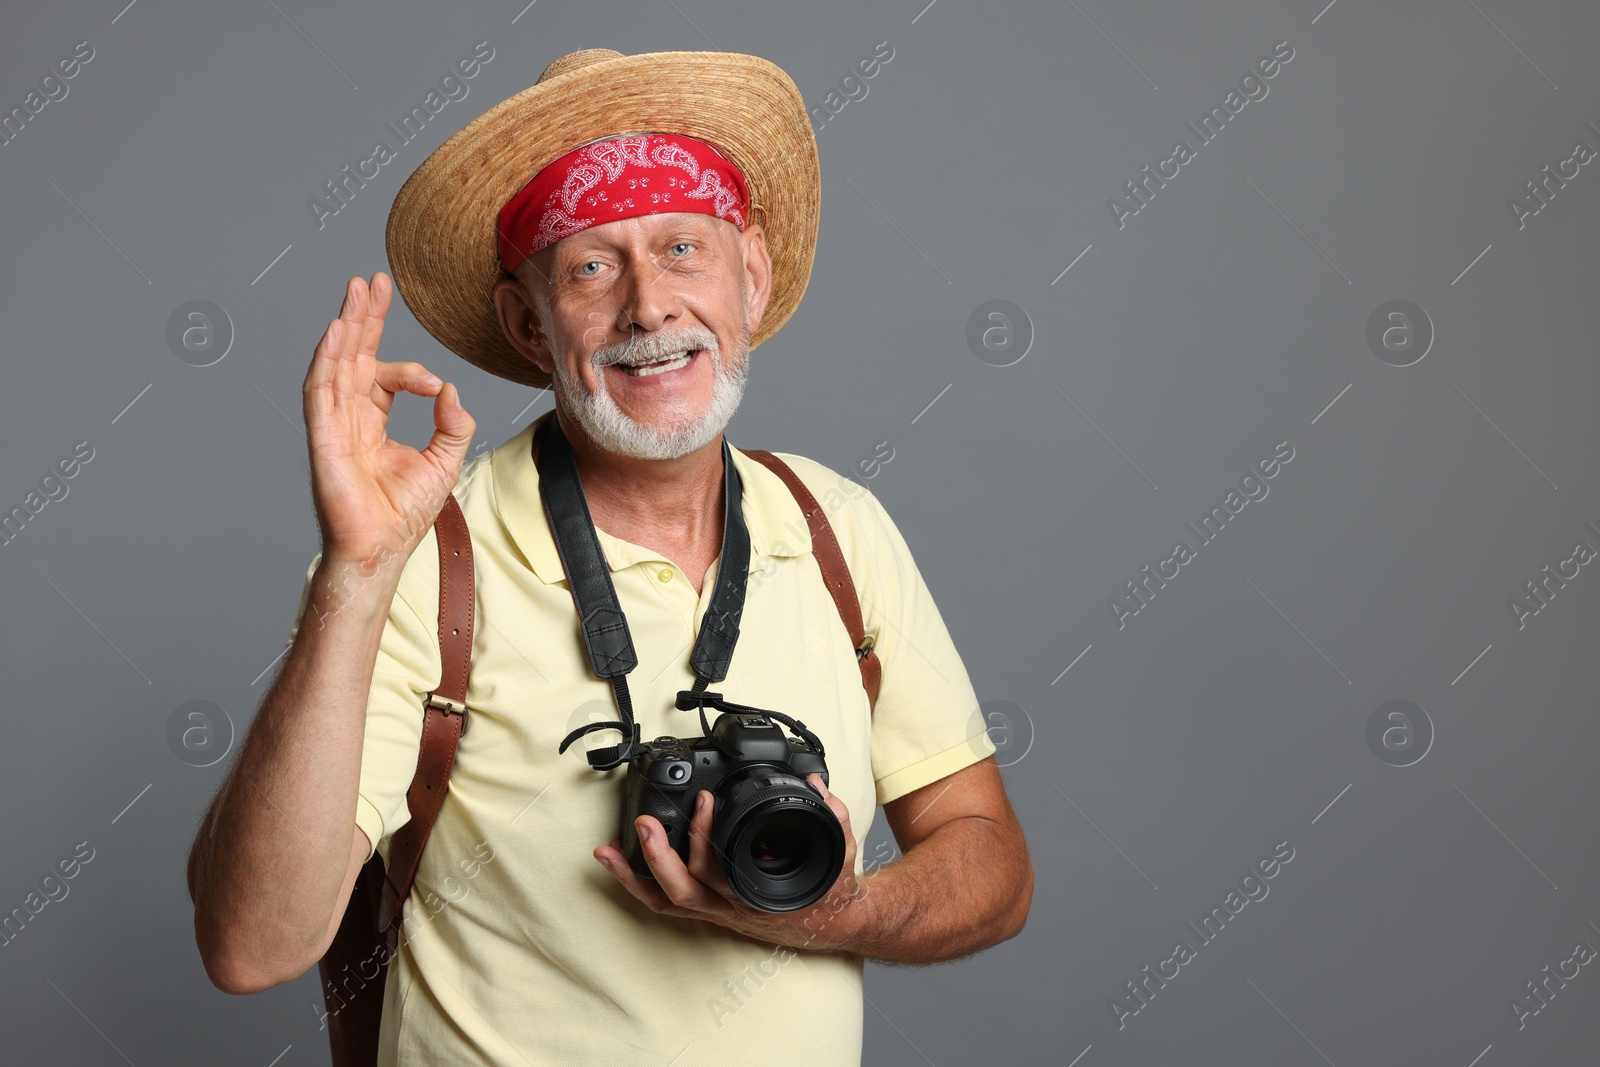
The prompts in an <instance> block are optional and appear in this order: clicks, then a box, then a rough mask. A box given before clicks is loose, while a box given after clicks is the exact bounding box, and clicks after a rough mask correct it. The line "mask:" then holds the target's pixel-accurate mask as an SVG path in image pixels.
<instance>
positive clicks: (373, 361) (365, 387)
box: [351, 270, 394, 396]
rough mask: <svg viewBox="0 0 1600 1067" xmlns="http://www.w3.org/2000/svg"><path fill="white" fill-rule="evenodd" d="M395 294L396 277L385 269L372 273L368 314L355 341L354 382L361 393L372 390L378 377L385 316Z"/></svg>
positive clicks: (368, 290) (353, 384) (352, 385)
mask: <svg viewBox="0 0 1600 1067" xmlns="http://www.w3.org/2000/svg"><path fill="white" fill-rule="evenodd" d="M393 295H394V280H393V279H392V278H390V277H389V276H388V275H387V274H385V273H383V271H381V270H380V271H379V272H378V273H376V274H374V275H373V276H372V282H371V284H369V285H368V286H367V309H366V318H365V319H363V320H362V321H361V323H360V324H359V326H358V328H359V330H360V332H361V335H360V339H359V340H358V341H357V342H356V363H355V380H354V381H353V382H352V383H351V387H352V388H353V390H354V391H355V392H356V393H357V394H359V395H363V396H364V395H366V394H368V393H370V392H372V383H373V381H374V380H375V379H376V377H377V367H378V342H379V341H380V340H382V338H383V321H384V316H385V315H387V314H388V312H389V299H390V297H391V296H393Z"/></svg>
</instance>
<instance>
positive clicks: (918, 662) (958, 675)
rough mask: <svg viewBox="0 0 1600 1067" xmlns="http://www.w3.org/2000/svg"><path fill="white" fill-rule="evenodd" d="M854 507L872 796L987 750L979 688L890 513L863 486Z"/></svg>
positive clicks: (887, 795)
mask: <svg viewBox="0 0 1600 1067" xmlns="http://www.w3.org/2000/svg"><path fill="white" fill-rule="evenodd" d="M848 487H849V488H853V489H854V490H856V491H857V493H858V494H859V495H860V497H861V499H860V500H859V501H858V504H857V507H856V509H855V510H856V512H857V514H858V515H860V516H861V519H862V524H863V526H864V527H865V531H864V533H865V541H866V545H865V547H866V548H867V549H868V553H870V555H869V558H868V559H867V560H865V561H862V562H861V563H856V562H855V561H852V563H853V565H854V566H855V567H856V568H857V569H858V573H861V575H862V576H861V578H859V579H857V582H856V584H857V587H858V588H857V592H858V594H859V595H860V598H861V614H862V621H863V624H864V626H865V628H866V631H867V633H868V634H869V635H875V636H876V643H875V645H874V650H875V651H876V653H877V655H878V659H879V660H880V661H881V662H882V666H883V678H882V681H881V683H880V685H879V689H878V702H877V706H876V708H875V710H874V711H873V715H872V774H873V779H874V781H875V782H876V785H877V795H878V803H879V804H880V805H882V804H886V803H888V802H889V801H891V800H895V799H897V798H899V797H902V796H905V795H906V794H907V793H910V792H913V791H914V790H917V789H920V788H922V787H923V786H925V785H928V784H930V783H932V782H936V781H938V780H939V779H941V778H944V777H946V776H948V775H951V774H954V773H955V772H956V771H959V770H961V769H962V768H964V767H968V766H970V765H972V764H974V763H977V762H978V761H979V760H982V759H985V758H986V757H988V756H990V755H992V754H993V753H994V751H995V746H994V742H993V741H992V740H990V738H989V734H988V730H987V726H986V723H985V722H984V718H983V715H982V712H981V710H980V708H979V705H978V697H977V694H976V693H975V692H974V691H973V688H972V681H971V679H970V678H969V677H968V675H967V669H966V666H965V664H963V663H962V661H961V656H960V653H958V652H957V651H956V646H955V642H954V641H953V640H952V639H951V637H950V631H949V630H948V629H947V628H946V626H945V623H944V617H943V616H942V615H941V614H940V613H939V608H938V606H937V605H936V604H935V603H934V600H933V594H932V593H930V592H929V591H928V586H927V583H926V582H924V581H923V578H922V573H921V571H920V570H919V569H918V567H917V564H916V561H915V560H914V559H913V558H912V556H911V549H910V548H909V547H908V546H907V545H906V541H905V538H904V537H903V536H901V533H900V529H899V527H897V526H896V525H895V522H894V520H893V519H892V518H890V517H889V513H888V512H887V511H886V510H885V509H884V507H883V505H882V504H881V503H880V502H879V501H878V498H877V497H876V496H874V495H873V494H872V493H871V492H870V491H868V490H867V489H866V488H865V487H864V486H860V485H859V484H856V483H850V484H849V486H848Z"/></svg>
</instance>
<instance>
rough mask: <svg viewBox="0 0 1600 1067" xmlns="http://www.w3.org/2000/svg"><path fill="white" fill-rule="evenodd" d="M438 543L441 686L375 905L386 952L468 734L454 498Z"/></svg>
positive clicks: (467, 654) (466, 588) (466, 602)
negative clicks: (405, 816)
mask: <svg viewBox="0 0 1600 1067" xmlns="http://www.w3.org/2000/svg"><path fill="white" fill-rule="evenodd" d="M433 527H434V532H435V534H437V536H438V540H439V659H440V663H441V667H442V670H441V673H440V677H439V685H438V687H437V688H436V689H434V691H433V692H431V693H429V694H428V700H427V703H426V704H425V705H424V706H423V720H422V746H421V751H420V752H419V753H418V756H417V771H416V774H415V776H413V778H412V779H411V788H410V789H408V790H407V791H406V806H407V807H408V808H410V809H411V819H410V821H408V822H407V823H406V824H405V825H404V826H402V827H400V829H398V830H396V831H395V833H394V839H393V841H392V842H391V844H390V846H389V863H388V873H387V875H386V877H385V878H384V882H383V897H382V900H381V901H380V902H379V907H378V929H379V931H380V932H381V933H382V935H383V936H384V938H385V939H386V941H387V943H388V947H389V951H390V953H391V954H392V953H393V952H394V951H395V949H396V947H397V945H398V940H399V932H400V918H401V916H402V915H403V906H404V904H405V900H406V897H408V896H410V894H411V883H412V881H413V880H414V879H415V878H416V876H417V865H418V864H419V863H420V862H421V861H422V850H423V848H424V847H425V846H426V845H427V843H428V835H429V834H430V833H432V831H433V824H434V820H436V819H437V818H438V817H439V809H440V808H441V807H442V806H443V805H444V798H445V793H446V792H447V791H448V789H449V785H450V772H451V770H452V769H454V767H455V762H456V744H457V742H458V741H460V739H461V735H462V733H463V732H465V730H466V718H467V674H468V672H469V670H470V669H471V666H472V620H473V606H474V596H475V590H474V583H473V573H472V533H471V531H470V530H468V529H467V520H466V517H465V516H464V515H463V514H462V513H461V505H460V503H459V502H457V500H456V498H455V495H454V494H451V495H450V496H448V497H446V498H445V502H444V507H443V509H441V510H440V512H439V517H438V518H437V519H435V520H434V524H433Z"/></svg>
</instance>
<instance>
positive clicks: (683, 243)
mask: <svg viewBox="0 0 1600 1067" xmlns="http://www.w3.org/2000/svg"><path fill="white" fill-rule="evenodd" d="M672 247H673V248H693V247H694V246H693V245H692V244H690V243H689V242H688V241H679V242H678V243H677V244H675V245H673V246H672ZM685 254H687V253H685Z"/></svg>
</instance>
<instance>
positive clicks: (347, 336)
mask: <svg viewBox="0 0 1600 1067" xmlns="http://www.w3.org/2000/svg"><path fill="white" fill-rule="evenodd" d="M339 318H340V319H342V320H343V321H344V327H343V328H342V329H341V330H340V331H339V366H338V368H337V369H336V370H335V372H334V378H333V384H334V389H335V391H336V392H337V393H338V394H339V395H340V396H349V395H350V393H351V392H353V391H354V390H355V387H356V385H355V382H356V375H355V360H356V349H357V348H358V347H359V346H360V344H361V327H362V325H363V323H365V322H366V318H367V283H366V282H364V281H362V280H361V279H360V278H351V279H350V281H349V283H348V284H347V285H346V286H345V289H344V304H343V305H342V306H341V307H340V308H339Z"/></svg>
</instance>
